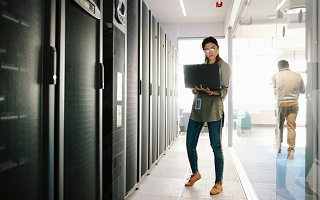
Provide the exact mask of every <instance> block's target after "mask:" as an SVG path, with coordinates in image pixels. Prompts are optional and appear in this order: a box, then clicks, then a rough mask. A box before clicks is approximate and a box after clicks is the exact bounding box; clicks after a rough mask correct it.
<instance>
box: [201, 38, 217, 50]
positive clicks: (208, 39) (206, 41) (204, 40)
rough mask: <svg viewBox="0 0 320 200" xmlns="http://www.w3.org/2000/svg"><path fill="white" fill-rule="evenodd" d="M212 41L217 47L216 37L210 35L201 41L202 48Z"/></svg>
mask: <svg viewBox="0 0 320 200" xmlns="http://www.w3.org/2000/svg"><path fill="white" fill-rule="evenodd" d="M210 42H211V43H214V44H215V45H217V47H219V45H218V41H217V40H216V38H214V37H212V36H210V37H207V38H204V39H203V41H202V49H203V48H204V46H205V45H206V44H208V43H210Z"/></svg>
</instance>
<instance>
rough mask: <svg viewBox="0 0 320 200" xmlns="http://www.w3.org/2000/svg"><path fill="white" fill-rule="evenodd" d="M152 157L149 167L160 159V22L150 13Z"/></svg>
mask: <svg viewBox="0 0 320 200" xmlns="http://www.w3.org/2000/svg"><path fill="white" fill-rule="evenodd" d="M149 16H150V50H151V52H150V83H151V85H150V89H151V92H150V94H151V102H150V113H151V114H150V126H151V128H150V133H151V134H150V138H151V141H150V144H151V145H150V157H149V166H151V165H152V164H153V163H154V162H155V161H156V159H158V105H157V104H158V94H159V93H158V22H157V20H156V19H155V17H154V16H153V15H152V13H151V11H150V15H149Z"/></svg>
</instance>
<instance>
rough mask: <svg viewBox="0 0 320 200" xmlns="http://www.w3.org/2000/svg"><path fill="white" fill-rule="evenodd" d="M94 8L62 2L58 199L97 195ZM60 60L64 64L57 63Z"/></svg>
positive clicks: (73, 1)
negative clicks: (61, 160) (60, 161)
mask: <svg viewBox="0 0 320 200" xmlns="http://www.w3.org/2000/svg"><path fill="white" fill-rule="evenodd" d="M99 4H100V3H99V1H98V0H95V1H92V0H83V1H78V0H66V1H61V5H63V6H61V8H62V9H61V22H63V23H61V24H60V25H61V32H62V36H61V38H60V42H61V46H60V53H61V54H60V67H59V75H60V82H59V87H60V91H59V95H60V96H59V98H60V100H62V101H63V103H61V102H60V104H59V106H60V109H59V112H60V113H59V114H60V115H59V116H60V122H59V125H60V129H59V130H60V134H61V136H62V138H63V140H61V139H62V138H60V141H63V142H62V143H63V144H61V143H60V146H59V150H60V151H61V152H62V155H60V156H62V157H63V164H62V165H60V166H63V167H61V168H60V173H59V174H60V175H61V174H63V177H62V179H63V181H61V180H60V181H59V187H61V188H63V189H60V190H59V198H62V196H63V198H64V199H68V200H70V199H77V200H79V199H83V200H87V199H98V198H99V196H100V195H99V192H100V191H99V176H100V174H99V89H100V84H99V83H98V80H99V78H98V77H99V74H98V72H99V70H98V68H99V66H100V65H99V63H100V62H99V61H100V53H99V52H100V39H99V38H100V37H99V31H100V20H99V19H100V17H101V14H100V11H99V10H100V9H99ZM64 9H65V10H64ZM64 11H65V12H64ZM64 20H65V21H64ZM64 28H65V29H64ZM64 30H65V32H64V33H63V31H64ZM63 39H64V40H63ZM63 45H64V47H65V48H63ZM63 52H65V57H64V54H63ZM64 58H65V65H63V64H64V63H63V62H61V61H62V60H63V59H64ZM60 159H61V157H60ZM60 164H61V163H60ZM60 179H61V176H60Z"/></svg>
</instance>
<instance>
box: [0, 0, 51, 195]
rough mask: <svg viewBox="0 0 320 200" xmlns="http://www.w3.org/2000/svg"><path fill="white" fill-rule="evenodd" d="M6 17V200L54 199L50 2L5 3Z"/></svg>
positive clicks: (1, 36) (1, 35)
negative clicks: (51, 188) (51, 183)
mask: <svg viewBox="0 0 320 200" xmlns="http://www.w3.org/2000/svg"><path fill="white" fill-rule="evenodd" d="M0 13H1V15H0V27H1V28H0V199H1V200H11V199H30V200H36V199H49V196H48V195H49V146H50V147H52V146H51V145H49V140H48V139H49V136H51V135H50V134H52V130H49V124H50V123H52V119H50V118H49V113H48V112H49V110H50V109H51V108H52V106H53V104H50V105H49V93H50V92H49V88H51V89H52V87H54V86H52V87H49V82H50V81H49V73H47V72H48V70H47V69H49V68H50V67H51V66H49V64H50V60H49V54H50V53H49V51H50V47H49V45H50V44H51V43H50V31H51V29H50V28H51V24H50V17H51V16H50V14H51V7H50V2H49V1H47V2H46V1H43V0H32V1H31V0H1V1H0ZM45 22H46V23H45ZM53 42H54V41H53ZM52 49H53V48H52ZM45 73H47V74H45ZM50 103H51V102H50ZM51 128H52V127H51ZM50 164H52V163H50ZM50 170H52V168H50ZM51 172H52V171H51Z"/></svg>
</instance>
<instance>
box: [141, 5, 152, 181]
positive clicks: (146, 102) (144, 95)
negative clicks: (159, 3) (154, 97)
mask: <svg viewBox="0 0 320 200" xmlns="http://www.w3.org/2000/svg"><path fill="white" fill-rule="evenodd" d="M140 15H141V16H140V17H141V19H140V24H141V26H140V31H141V32H140V33H141V34H140V60H141V62H140V69H139V76H140V88H141V95H140V98H139V99H140V100H139V107H140V116H139V119H140V130H139V131H140V177H141V176H143V175H144V174H145V173H146V172H147V170H148V169H149V164H148V163H149V161H148V160H149V153H150V152H149V148H150V147H149V145H150V135H149V133H150V131H149V108H150V90H149V87H150V79H149V47H150V46H149V9H148V6H147V5H146V4H145V2H143V1H142V3H141V13H140Z"/></svg>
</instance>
